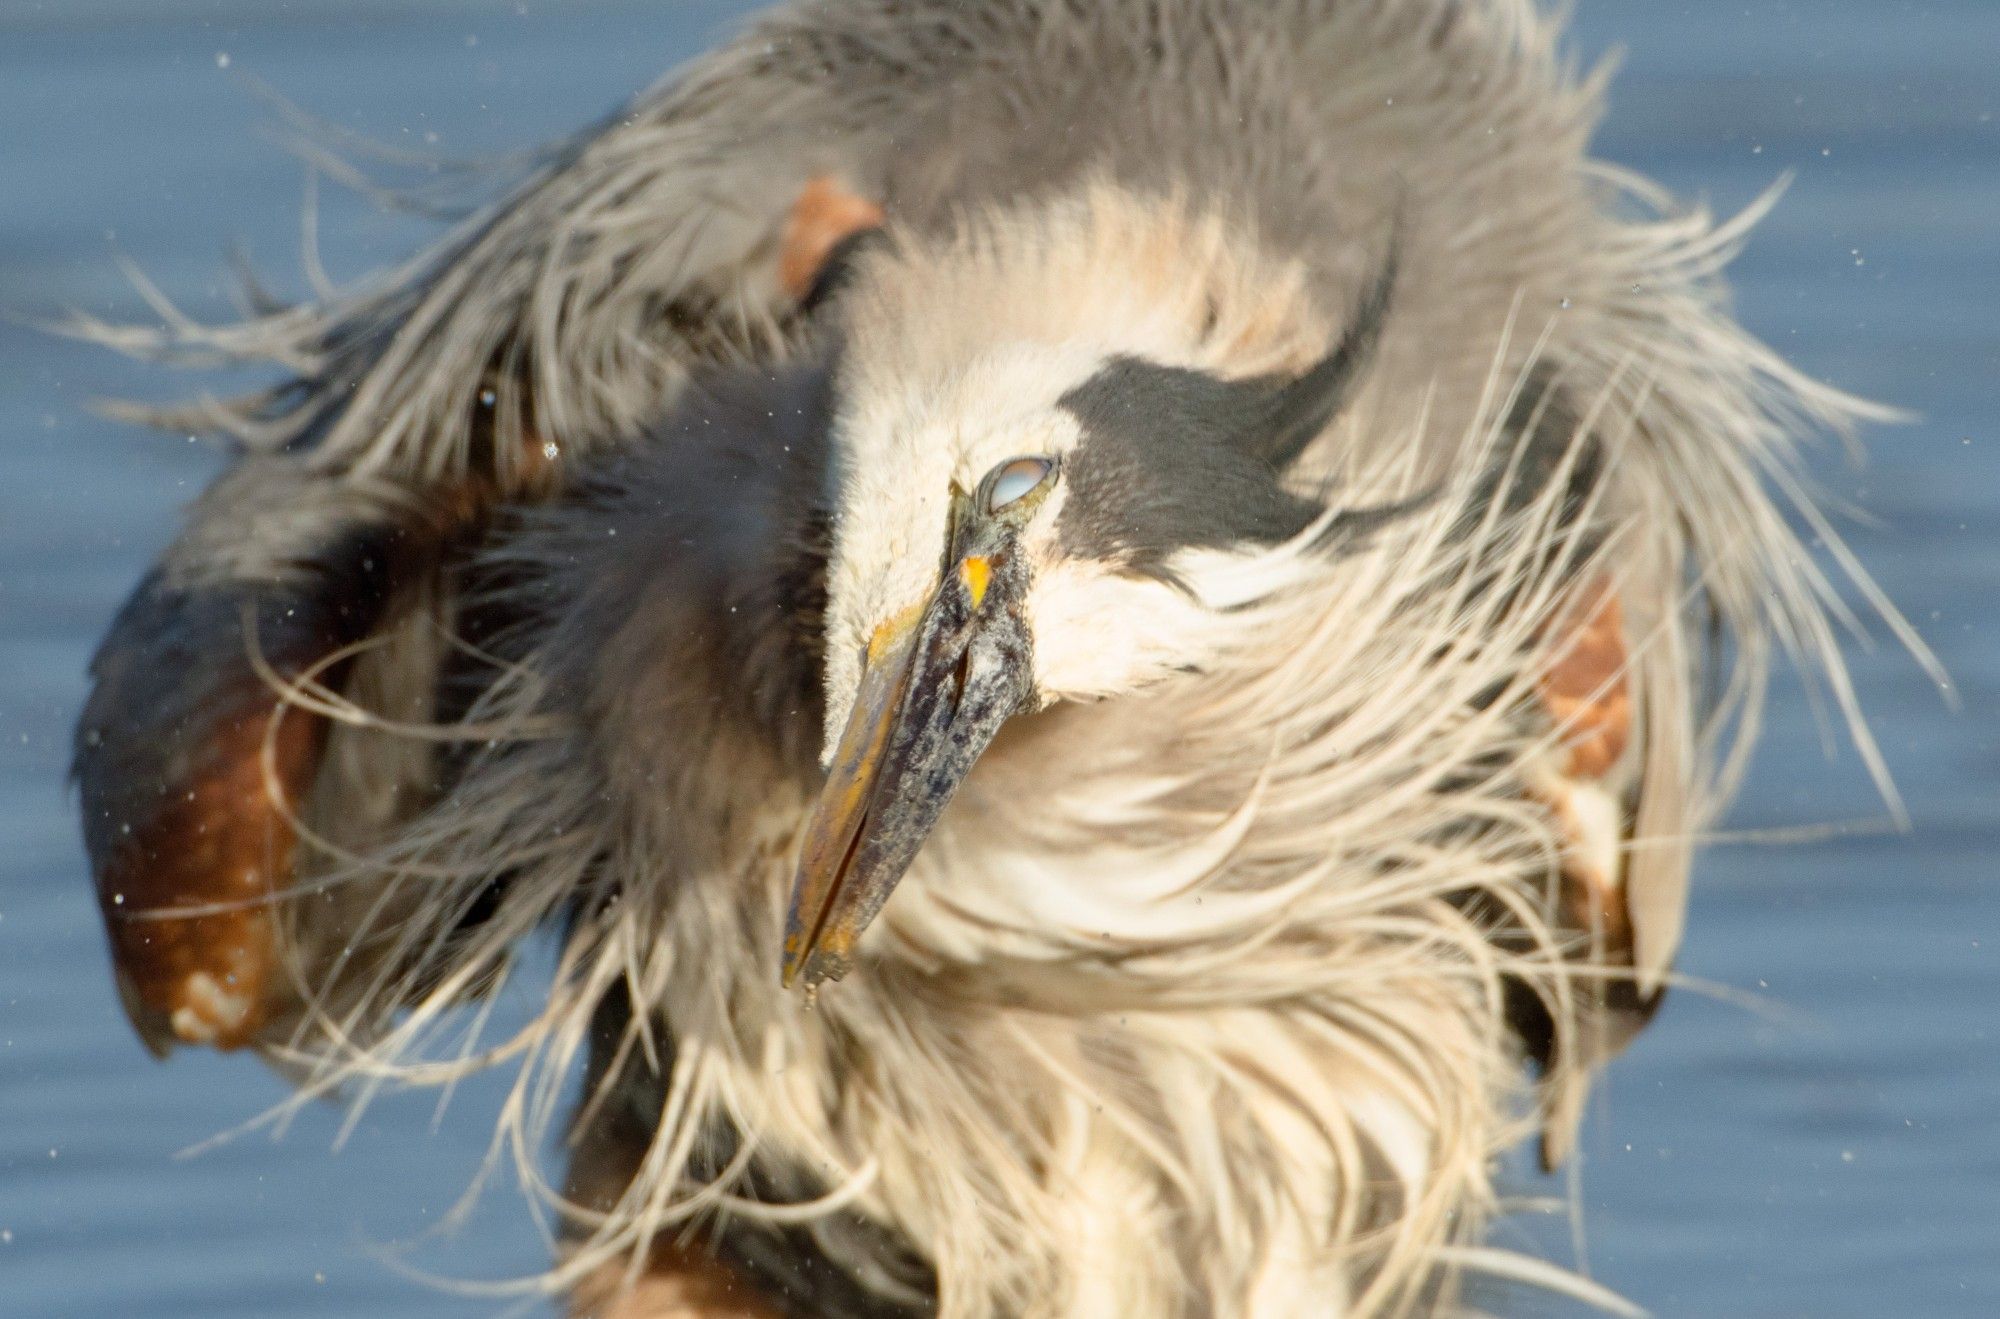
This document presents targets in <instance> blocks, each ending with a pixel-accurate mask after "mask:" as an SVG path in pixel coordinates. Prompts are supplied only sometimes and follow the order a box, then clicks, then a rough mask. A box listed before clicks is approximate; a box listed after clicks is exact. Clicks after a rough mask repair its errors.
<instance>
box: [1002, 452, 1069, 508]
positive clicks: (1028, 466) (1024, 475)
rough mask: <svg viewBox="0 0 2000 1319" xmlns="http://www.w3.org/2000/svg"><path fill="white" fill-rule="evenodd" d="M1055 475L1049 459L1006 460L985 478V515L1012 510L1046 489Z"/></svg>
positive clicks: (1051, 461)
mask: <svg viewBox="0 0 2000 1319" xmlns="http://www.w3.org/2000/svg"><path fill="white" fill-rule="evenodd" d="M1055 472H1056V460H1055V459H1053V458H1043V457H1028V458H1009V459H1008V460H1007V461H1006V462H1004V463H1001V464H1000V465H999V466H998V467H996V468H994V469H993V471H992V472H991V473H989V474H988V476H987V478H986V511H987V512H988V513H998V512H999V511H1000V510H1002V509H1004V508H1011V507H1013V506H1014V505H1016V504H1018V503H1020V502H1021V501H1022V500H1024V499H1026V498H1027V497H1028V496H1029V495H1032V494H1034V493H1035V492H1036V491H1038V490H1040V489H1042V487H1044V486H1045V485H1047V484H1048V482H1049V479H1050V478H1051V477H1053V476H1054V475H1055Z"/></svg>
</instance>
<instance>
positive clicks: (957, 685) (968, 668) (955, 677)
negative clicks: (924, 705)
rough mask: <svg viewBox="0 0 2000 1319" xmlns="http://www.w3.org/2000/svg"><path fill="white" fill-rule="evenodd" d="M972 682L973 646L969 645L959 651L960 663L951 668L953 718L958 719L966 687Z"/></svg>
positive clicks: (963, 702)
mask: <svg viewBox="0 0 2000 1319" xmlns="http://www.w3.org/2000/svg"><path fill="white" fill-rule="evenodd" d="M971 682H972V647H971V646H969V645H968V646H967V647H966V648H965V649H964V650H962V651H960V652H959V653H958V663H957V664H955V665H953V666H952V670H951V720H952V722H954V723H956V722H957V721H958V712H959V709H960V708H961V707H962V706H964V704H965V689H966V687H967V686H969V685H970V684H971Z"/></svg>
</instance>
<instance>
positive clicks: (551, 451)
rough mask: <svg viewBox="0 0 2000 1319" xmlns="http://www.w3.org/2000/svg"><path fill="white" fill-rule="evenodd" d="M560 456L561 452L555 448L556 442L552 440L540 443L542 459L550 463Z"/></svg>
mask: <svg viewBox="0 0 2000 1319" xmlns="http://www.w3.org/2000/svg"><path fill="white" fill-rule="evenodd" d="M561 456H562V450H561V449H559V448H557V447H556V442H555V441H554V440H543V441H542V457H544V458H546V459H548V460H549V461H550V462H554V461H555V460H556V459H557V458H559V457H561Z"/></svg>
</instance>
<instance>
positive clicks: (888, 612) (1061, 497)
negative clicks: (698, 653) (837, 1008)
mask: <svg viewBox="0 0 2000 1319" xmlns="http://www.w3.org/2000/svg"><path fill="white" fill-rule="evenodd" d="M1386 289H1387V281H1386V277H1385V279H1384V280H1383V281H1380V282H1379V283H1378V287H1377V288H1376V289H1375V290H1374V291H1373V292H1372V293H1371V294H1370V295H1369V296H1368V298H1367V300H1366V305H1364V307H1363V308H1362V309H1361V311H1360V313H1359V314H1358V315H1357V317H1356V319H1355V322H1354V325H1353V327H1352V328H1351V329H1350V330H1349V331H1348V333H1346V334H1345V335H1342V336H1339V337H1338V339H1337V342H1336V343H1335V344H1334V346H1333V348H1332V349H1331V350H1330V351H1329V352H1327V353H1326V354H1325V355H1324V356H1323V357H1321V358H1320V359H1319V360H1318V361H1317V362H1315V363H1314V364H1312V365H1310V366H1309V367H1307V368H1306V369H1304V370H1303V371H1299V370H1294V371H1290V372H1283V371H1279V372H1261V373H1255V374H1249V375H1237V376H1231V375H1227V374H1224V373H1222V372H1218V371H1215V370H1212V369H1208V368H1206V367H1204V366H1200V365H1190V364H1186V361H1187V359H1186V358H1185V357H1183V359H1182V362H1181V363H1178V364H1177V363H1175V362H1173V361H1172V360H1163V358H1162V356H1158V355H1154V354H1152V353H1149V352H1148V351H1146V350H1147V349H1148V348H1151V347H1156V345H1153V344H1148V343H1146V342H1145V335H1144V334H1143V333H1135V334H1134V336H1133V339H1134V340H1136V341H1137V342H1133V343H1130V344H1120V343H1118V342H1117V341H1116V340H1115V339H1113V340H1112V341H1111V342H1109V343H1107V342H1105V340H1104V339H1103V338H1101V337H1100V338H1098V339H1097V340H1095V341H1093V340H1092V339H1090V338H1087V337H1076V338H1056V337H1043V338H1032V337H1023V338H1018V339H1017V338H1000V339H998V340H997V341H989V342H986V343H978V341H977V340H976V339H974V340H972V341H971V343H972V344H974V345H976V346H973V347H970V348H969V349H967V350H965V351H963V352H962V353H961V354H960V355H958V356H956V357H955V358H951V357H945V356H941V355H940V353H938V352H937V351H935V350H934V348H931V347H924V348H920V349H918V350H917V351H914V352H912V351H911V346H910V344H909V343H908V342H907V336H908V335H909V332H910V331H909V327H908V326H897V327H894V330H893V331H892V332H891V335H892V337H896V338H899V339H903V340H905V342H904V343H903V345H902V348H903V351H901V352H900V353H898V352H882V351H880V347H881V345H880V343H879V342H878V341H879V339H880V338H881V337H884V336H883V335H881V334H880V333H875V331H876V329H877V327H871V326H869V325H866V324H863V325H860V326H853V317H852V316H850V326H853V328H854V329H855V331H856V333H855V335H854V337H853V339H852V340H851V341H850V343H849V346H848V357H847V359H846V360H845V361H844V363H843V365H842V368H841V369H840V371H839V372H838V373H837V376H836V380H837V384H836V396H837V397H836V405H835V420H834V462H833V490H832V503H833V506H834V536H833V548H832V555H831V559H830V564H829V571H828V583H827V613H826V637H825V640H826V652H825V653H826V686H825V690H826V698H827V699H826V716H827V726H826V742H825V748H826V750H825V756H824V763H825V765H826V769H827V780H826V785H825V788H824V790H823V794H822V796H821V798H820V801H819V805H818V809H817V811H816V813H815V816H814V818H813V820H812V822H811V825H810V827H809V830H808V833H807V838H806V842H805V846H804V850H803V853H802V855H801V859H800V865H799V871H798V877H797V880H796V882H795V885H794V889H793V894H792V904H791V910H790V913H789V916H788V920H787V925H786V935H785V955H784V971H783V976H784V980H785V983H787V984H790V983H792V982H793V981H794V980H795V979H797V978H800V977H803V978H804V979H805V981H806V982H807V984H808V985H812V984H815V983H817V982H819V981H821V980H825V979H835V978H838V977H839V976H840V975H842V974H843V973H844V972H845V971H846V970H847V968H848V966H849V964H850V962H851V959H852V955H853V949H854V946H855V943H856V940H857V939H858V938H859V936H860V934H861V932H862V931H863V930H864V929H865V928H866V927H867V925H868V924H869V922H871V921H872V920H873V919H874V918H875V916H876V915H877V914H878V913H879V912H880V910H881V909H882V906H883V904H884V903H885V902H886V901H887V900H888V898H889V895H890V893H891V891H892V890H893V889H894V887H895V886H896V884H897V882H898V881H899V880H900V879H901V878H902V876H903V874H904V872H905V871H906V870H907V868H908V867H909V865H910V864H911V862H912V861H913V860H914V859H915V857H916V855H917V852H918V850H919V849H920V848H921V847H922V845H923V843H924V841H925V839H926V838H927V837H928V836H929V834H930V832H931V830H932V828H933V826H934V825H935V824H936V822H937V820H938V817H939V815H940V814H941V813H942V811H943V810H944V808H945V807H946V805H947V804H948V803H949V802H950V800H951V798H952V796H953V794H954V792H955V791H956V790H957V788H958V786H959V784H960V783H961V782H962V781H963V779H964V778H965V776H966V775H967V774H968V773H969V772H970V771H971V770H972V768H973V766H974V764H975V763H976V762H977V760H978V758H979V757H980V755H981V754H982V752H984V751H985V749H986V747H987V746H988V744H989V743H990V742H991V741H992V740H993V738H994V736H995V735H996V734H997V733H998V732H999V731H1000V729H1001V727H1002V726H1003V725H1004V724H1005V723H1006V722H1007V721H1008V720H1009V719H1012V718H1014V717H1015V716H1017V715H1021V714H1023V713H1026V712H1030V711H1034V710H1038V709H1041V708H1044V707H1047V706H1050V705H1053V704H1056V703H1059V702H1065V701H1097V700H1107V699H1116V698H1117V697H1119V696H1121V695H1123V694H1126V693H1129V692H1133V691H1136V690H1138V689H1141V688H1143V687H1146V686H1148V685H1150V684H1152V683H1154V682H1157V681H1159V680H1161V679H1163V678H1165V677H1168V676H1170V675H1172V674H1175V673H1180V672H1185V671H1187V670H1189V669H1194V668H1198V667H1199V666H1200V662H1201V657H1202V650H1201V644H1202V643H1201V640H1200V634H1201V633H1202V632H1203V631H1204V628H1203V626H1202V624H1203V623H1205V622H1207V621H1212V617H1213V615H1212V612H1211V606H1210V605H1209V604H1207V603H1206V602H1205V601H1204V600H1203V599H1202V593H1201V592H1200V591H1199V590H1198V589H1195V587H1194V585H1193V583H1191V581H1190V577H1191V576H1192V575H1193V574H1194V572H1195V571H1196V570H1197V568H1198V565H1199V564H1201V563H1202V562H1205V561H1209V560H1213V559H1214V558H1215V557H1216V556H1217V553H1218V552H1222V553H1224V554H1226V553H1228V552H1229V551H1234V550H1242V549H1249V548H1259V547H1268V546H1270V545H1273V544H1276V543H1280V542H1283V541H1286V540H1288V539H1289V538H1291V537H1293V536H1295V535H1298V534H1299V533H1301V532H1303V531H1305V530H1306V529H1307V528H1308V527H1310V526H1312V525H1313V523H1314V522H1315V521H1316V520H1317V519H1318V518H1319V516H1320V515H1321V514H1322V513H1323V512H1324V508H1323V506H1322V505H1321V504H1320V503H1319V502H1317V501H1315V500H1313V499H1311V498H1308V497H1306V496H1304V495H1302V494H1300V493H1299V492H1298V491H1296V490H1295V489H1294V488H1292V486H1291V485H1290V484H1288V482H1287V479H1286V477H1287V472H1288V469H1289V468H1290V467H1291V466H1292V465H1293V463H1294V461H1295V460H1296V459H1297V458H1298V457H1299V456H1300V455H1301V454H1302V453H1304V451H1305V450H1306V449H1307V447H1308V446H1309V445H1310V444H1311V442H1312V441H1313V440H1314V439H1315V438H1316V437H1317V436H1319V434H1320V433H1321V432H1322V431H1323V430H1324V429H1325V428H1326V426H1327V425H1328V423H1329V422H1330V421H1331V420H1332V418H1333V417H1334V415H1335V413H1336V412H1337V411H1338V410H1339V408H1340V406H1341V404H1342V402H1343V400H1344V399H1345V398H1346V397H1347V396H1348V394H1349V392H1350V390H1351V388H1352V386H1353V384H1354V379H1355V375H1356V373H1357V369H1358V368H1359V366H1360V365H1361V364H1362V362H1363V360H1364V359H1365V357H1366V355H1367V350H1368V348H1369V346H1370V345H1371V344H1372V341H1373V339H1374V336H1375V328H1376V323H1377V322H1378V321H1379V319H1380V316H1381V304H1382V302H1383V300H1384V296H1385V294H1386ZM862 306H863V308H864V309H865V308H866V307H867V303H866V302H865V301H864V302H863V304H862ZM960 342H961V343H964V342H965V341H964V340H960ZM871 349H874V350H876V351H871ZM913 360H914V361H921V362H924V363H926V364H927V365H926V367H925V369H921V370H915V371H912V370H910V369H908V368H909V364H910V363H911V362H912V361H913ZM889 363H897V364H898V365H899V366H900V367H901V369H888V364H889Z"/></svg>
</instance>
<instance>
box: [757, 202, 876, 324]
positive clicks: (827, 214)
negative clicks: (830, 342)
mask: <svg viewBox="0 0 2000 1319" xmlns="http://www.w3.org/2000/svg"><path fill="white" fill-rule="evenodd" d="M882 220H883V213H882V208H881V207H880V206H878V205H876V204H875V203H874V202H872V201H869V200H868V199H867V198H866V197H863V196H861V195H859V194H858V193H855V192H851V191H849V190H848V189H847V188H846V187H845V186H844V185H843V184H842V183H841V182H840V181H839V180H837V179H835V178H834V177H833V176H832V175H831V174H820V175H817V176H815V177H813V178H812V179H809V180H807V182H806V186H805V187H804V188H803V189H802V190H801V191H800V192H799V197H798V200H797V201H795V202H793V203H792V213H791V215H790V216H789V217H787V218H786V220H785V231H784V236H783V237H782V238H781V239H780V241H779V247H778V283H779V285H780V286H781V287H783V289H784V290H785V292H786V294H788V295H789V296H790V297H791V298H792V300H793V301H795V302H798V301H803V300H804V299H805V298H806V296H807V295H808V294H810V293H811V292H812V291H813V287H814V285H815V284H816V283H817V282H818V280H819V273H820V269H821V268H822V267H823V266H825V265H826V261H827V258H828V257H830V256H832V255H833V251H834V249H835V248H837V247H839V246H840V244H841V243H842V242H843V241H845V240H846V239H848V238H851V237H852V236H854V235H855V234H858V233H860V232H861V231H862V230H864V229H874V228H878V227H880V225H881V224H882Z"/></svg>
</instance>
